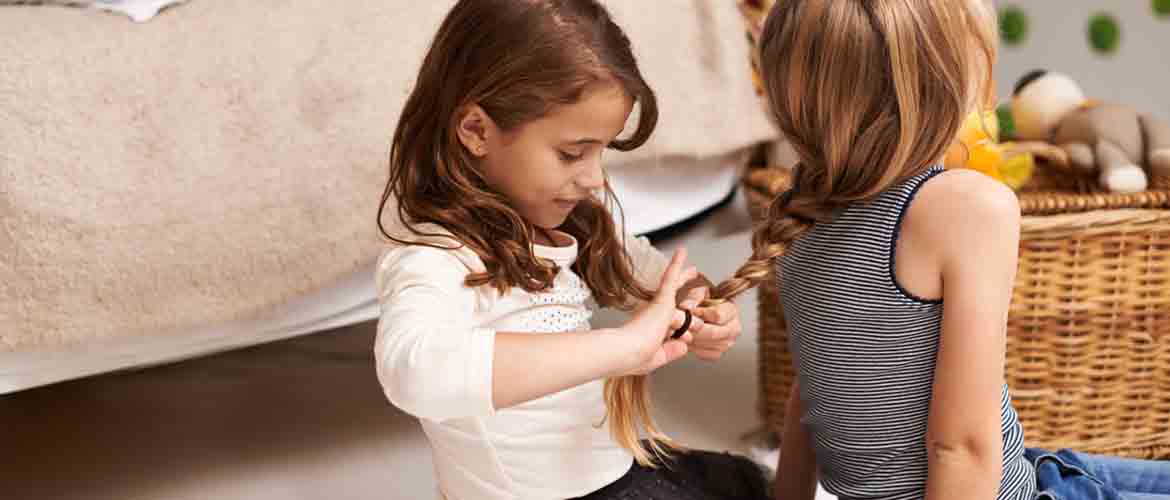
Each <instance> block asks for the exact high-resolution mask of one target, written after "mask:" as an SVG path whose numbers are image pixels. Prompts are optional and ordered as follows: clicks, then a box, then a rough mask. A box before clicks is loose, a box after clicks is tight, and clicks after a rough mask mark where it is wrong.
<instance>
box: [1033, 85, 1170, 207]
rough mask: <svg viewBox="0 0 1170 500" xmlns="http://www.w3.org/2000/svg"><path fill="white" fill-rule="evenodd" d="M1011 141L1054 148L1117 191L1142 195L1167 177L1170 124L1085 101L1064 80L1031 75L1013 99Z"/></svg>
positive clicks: (1169, 173)
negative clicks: (1157, 179) (1154, 178)
mask: <svg viewBox="0 0 1170 500" xmlns="http://www.w3.org/2000/svg"><path fill="white" fill-rule="evenodd" d="M1011 111H1012V120H1013V122H1014V123H1015V130H1016V137H1018V138H1021V139H1029V140H1036V141H1044V142H1048V143H1050V144H1053V145H1055V146H1057V147H1059V148H1060V149H1062V150H1063V151H1064V153H1066V154H1067V156H1068V163H1069V165H1071V166H1072V167H1073V168H1074V169H1075V170H1077V171H1079V172H1081V173H1083V174H1085V175H1096V176H1097V178H1098V180H1099V182H1100V185H1101V187H1103V188H1104V189H1106V190H1107V191H1112V192H1117V193H1133V192H1138V191H1144V190H1146V188H1147V187H1148V185H1149V178H1150V177H1152V176H1170V125H1167V124H1166V122H1163V121H1161V120H1157V119H1155V118H1153V117H1151V116H1149V115H1145V114H1142V113H1139V112H1138V111H1137V110H1135V109H1133V108H1131V107H1128V106H1123V105H1119V104H1106V103H1098V102H1093V101H1090V100H1089V99H1086V98H1085V94H1084V92H1082V91H1081V88H1080V86H1078V85H1077V83H1076V82H1075V81H1073V80H1072V79H1071V78H1069V77H1068V76H1065V75H1063V74H1060V73H1054V72H1046V71H1033V72H1031V73H1029V74H1027V75H1025V76H1024V77H1023V78H1021V79H1020V81H1019V83H1017V84H1016V88H1015V91H1014V92H1013V96H1012V105H1011Z"/></svg>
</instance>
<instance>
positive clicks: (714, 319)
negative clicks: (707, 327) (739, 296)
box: [694, 302, 739, 325]
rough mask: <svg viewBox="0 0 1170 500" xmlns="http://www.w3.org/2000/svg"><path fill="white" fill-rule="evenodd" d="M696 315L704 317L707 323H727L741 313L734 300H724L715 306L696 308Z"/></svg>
mask: <svg viewBox="0 0 1170 500" xmlns="http://www.w3.org/2000/svg"><path fill="white" fill-rule="evenodd" d="M694 313H695V316H698V317H700V318H703V319H704V320H705V321H706V322H707V323H711V324H716V325H726V324H727V323H730V322H731V320H732V319H735V317H736V316H737V315H738V313H739V307H738V306H736V305H735V304H734V303H732V302H724V303H722V304H719V305H716V306H713V307H700V308H697V309H695V310H694Z"/></svg>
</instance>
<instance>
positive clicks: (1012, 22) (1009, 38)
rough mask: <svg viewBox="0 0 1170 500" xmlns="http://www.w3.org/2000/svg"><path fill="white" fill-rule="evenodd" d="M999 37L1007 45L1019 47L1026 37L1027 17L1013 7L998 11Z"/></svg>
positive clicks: (1021, 10)
mask: <svg viewBox="0 0 1170 500" xmlns="http://www.w3.org/2000/svg"><path fill="white" fill-rule="evenodd" d="M999 36H1000V38H1002V39H1003V43H1005V44H1007V45H1019V44H1021V43H1024V39H1025V38H1027V37H1028V15H1027V14H1025V13H1024V9H1021V8H1019V7H1017V6H1015V5H1009V6H1007V7H1004V8H1003V9H1001V10H1000V11H999Z"/></svg>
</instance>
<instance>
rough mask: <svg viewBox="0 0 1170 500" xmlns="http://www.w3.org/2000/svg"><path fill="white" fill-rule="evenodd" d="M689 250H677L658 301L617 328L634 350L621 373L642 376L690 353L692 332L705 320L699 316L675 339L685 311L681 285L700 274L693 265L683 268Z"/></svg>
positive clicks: (626, 346) (645, 307) (657, 298)
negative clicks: (678, 300) (680, 298)
mask: <svg viewBox="0 0 1170 500" xmlns="http://www.w3.org/2000/svg"><path fill="white" fill-rule="evenodd" d="M686 259H687V252H686V249H680V250H678V251H677V252H675V253H674V258H672V259H671V260H670V265H669V266H667V268H666V272H665V273H663V276H662V283H661V285H660V286H659V287H658V292H657V294H655V296H654V300H652V301H650V302H648V303H646V305H645V306H643V307H642V309H641V310H639V311H638V312H637V313H636V314H634V317H633V319H631V320H630V321H629V322H627V323H626V324H624V325H622V326H621V327H619V328H617V334H618V335H617V338H618V339H619V342H620V343H621V344H620V345H622V346H623V348H628V349H629V352H630V353H631V356H630V360H629V362H628V363H626V368H625V369H624V370H622V372H621V373H619V375H641V374H646V373H650V372H651V371H654V370H655V369H657V368H658V367H660V366H662V365H665V364H667V363H670V362H671V361H674V360H676V359H678V358H681V357H683V356H685V355H686V353H687V343H689V342H690V341H691V332H695V331H699V330H700V329H701V328H702V327H703V319H702V318H701V317H699V316H698V315H695V316H694V317H693V318H692V319H691V326H690V328H689V329H688V332H687V333H685V334H683V335H682V337H679V338H678V339H671V338H670V336H671V334H672V333H674V331H675V330H676V329H678V328H680V327H682V325H683V323H684V321H685V318H686V316H685V314H686V313H684V312H683V311H682V310H680V309H678V307H676V306H675V296H676V295H677V294H678V290H679V288H682V286H683V285H684V284H685V283H686V282H688V281H690V280H692V279H694V278H695V277H696V276H698V274H699V273H698V271H696V270H695V268H693V267H688V268H686V269H685V270H684V269H683V266H684V264H685V263H686Z"/></svg>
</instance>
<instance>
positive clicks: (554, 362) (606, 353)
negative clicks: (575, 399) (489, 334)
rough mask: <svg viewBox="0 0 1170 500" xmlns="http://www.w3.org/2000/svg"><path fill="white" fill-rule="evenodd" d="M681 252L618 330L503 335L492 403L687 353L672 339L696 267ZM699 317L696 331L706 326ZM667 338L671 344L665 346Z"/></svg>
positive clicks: (647, 367) (638, 369) (641, 369)
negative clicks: (679, 297) (683, 291)
mask: <svg viewBox="0 0 1170 500" xmlns="http://www.w3.org/2000/svg"><path fill="white" fill-rule="evenodd" d="M685 259H686V251H685V250H683V251H680V252H678V253H676V254H675V256H674V259H672V260H671V262H670V265H669V266H668V267H667V268H666V272H665V273H664V274H663V276H662V282H661V284H660V286H659V287H658V293H657V295H656V296H655V298H654V300H653V301H652V302H650V303H649V304H647V305H646V306H645V307H644V308H642V309H641V310H640V311H639V312H638V313H637V314H636V315H635V316H634V318H633V319H632V320H630V321H629V322H628V323H626V324H624V325H622V326H621V327H619V328H616V329H608V330H597V331H592V332H584V333H573V334H564V335H541V334H536V335H533V334H527V333H497V334H496V346H495V364H494V366H493V370H492V401H493V402H494V404H495V407H496V408H507V407H510V406H515V405H517V404H520V403H523V402H526V401H531V400H533V399H536V398H539V397H542V396H546V395H549V394H554V393H557V392H560V391H563V390H565V389H568V388H570V387H575V386H578V385H581V384H584V383H586V382H590V381H593V380H597V379H600V378H606V377H614V376H620V375H628V374H634V373H648V372H650V371H653V370H654V369H656V368H658V367H660V366H662V365H664V364H666V363H669V362H671V361H674V360H675V359H678V358H680V357H682V356H683V355H685V354H686V353H687V345H686V343H685V342H684V341H683V340H666V339H668V337H669V335H670V333H671V332H672V331H673V330H674V329H675V328H678V327H679V326H681V324H682V321H683V320H682V313H681V312H680V311H679V310H678V309H677V307H676V300H675V296H676V294H677V293H678V291H679V289H680V288H681V287H682V286H683V284H685V283H686V282H687V281H689V280H692V279H694V277H695V276H696V274H697V272H696V271H695V270H694V268H689V269H686V270H684V269H683V266H684V264H685ZM702 324H703V323H702V320H700V319H697V318H696V319H695V320H693V321H692V323H691V328H692V329H698V328H701V327H702ZM664 340H665V343H664Z"/></svg>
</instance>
